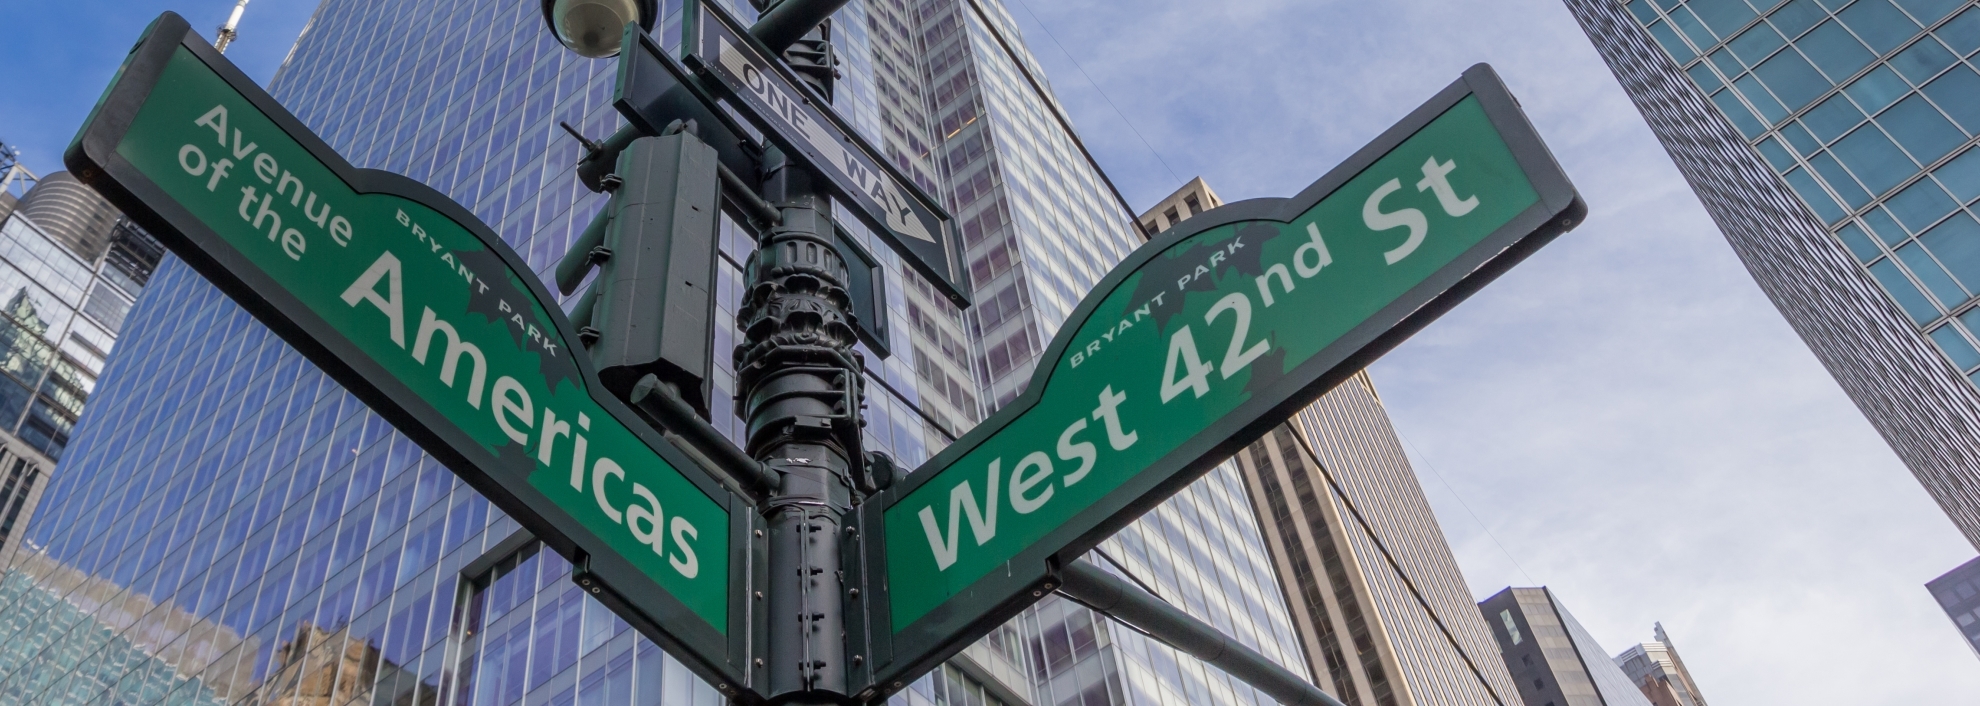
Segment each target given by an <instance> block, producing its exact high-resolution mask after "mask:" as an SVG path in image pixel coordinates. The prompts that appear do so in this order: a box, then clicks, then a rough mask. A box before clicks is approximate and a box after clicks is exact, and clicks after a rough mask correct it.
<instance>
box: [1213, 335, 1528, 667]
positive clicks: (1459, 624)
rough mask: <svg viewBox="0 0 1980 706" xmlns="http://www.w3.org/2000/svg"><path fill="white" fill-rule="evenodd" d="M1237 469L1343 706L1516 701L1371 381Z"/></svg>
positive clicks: (1328, 403) (1358, 383)
mask: <svg viewBox="0 0 1980 706" xmlns="http://www.w3.org/2000/svg"><path fill="white" fill-rule="evenodd" d="M1315 456H1318V458H1315ZM1237 460H1238V462H1239V464H1240V466H1241V467H1242V468H1243V470H1244V476H1245V480H1246V483H1247V485H1249V486H1250V489H1251V496H1252V503H1253V505H1254V506H1255V507H1256V508H1257V509H1258V514H1259V516H1260V517H1261V518H1267V519H1265V521H1264V522H1263V523H1262V524H1263V525H1264V527H1265V536H1266V540H1267V541H1266V543H1267V546H1269V547H1270V548H1271V550H1272V556H1273V559H1274V560H1275V561H1276V562H1277V564H1278V568H1279V580H1280V583H1281V586H1282V588H1283V590H1284V592H1285V594H1286V596H1287V602H1288V603H1289V604H1291V606H1292V608H1293V615H1294V617H1295V620H1294V625H1296V626H1298V627H1299V628H1300V631H1299V632H1300V638H1301V639H1302V641H1303V642H1304V645H1305V647H1306V650H1307V656H1308V664H1309V666H1310V668H1311V669H1312V670H1313V671H1314V673H1315V674H1317V675H1323V676H1322V678H1323V679H1324V680H1325V681H1326V682H1327V683H1330V684H1332V685H1334V687H1335V688H1336V689H1338V690H1339V692H1338V693H1340V694H1343V696H1342V700H1343V701H1347V702H1348V703H1350V704H1352V703H1357V702H1358V703H1363V704H1371V705H1373V704H1399V705H1402V706H1409V705H1412V704H1416V705H1423V706H1428V705H1431V704H1451V705H1457V704H1484V703H1493V702H1494V701H1495V700H1497V699H1506V700H1508V701H1509V700H1510V699H1511V698H1512V694H1514V693H1515V692H1516V689H1515V688H1514V687H1513V680H1512V677H1511V676H1509V675H1508V674H1507V673H1506V668H1505V665H1504V663H1503V662H1501V661H1500V660H1498V659H1497V658H1496V657H1497V653H1498V649H1497V647H1496V646H1495V645H1494V644H1493V641H1492V638H1491V636H1490V629H1489V628H1488V627H1487V626H1486V624H1485V621H1484V620H1483V619H1481V618H1480V617H1479V616H1478V612H1477V610H1476V609H1475V606H1476V604H1475V603H1473V600H1472V598H1471V594H1470V592H1469V590H1468V589H1467V588H1466V586H1465V581H1464V575H1463V574H1462V573H1461V572H1460V571H1459V570H1458V565H1457V559H1456V557H1455V556H1453V555H1452V554H1451V548H1450V545H1449V543H1448V542H1446V540H1445V539H1444V533H1443V530H1442V528H1440V527H1439V526H1438V524H1437V518H1436V516H1435V514H1434V513H1432V511H1431V509H1430V503H1429V501H1428V500H1427V499H1426V498H1425V497H1424V495H1423V488H1422V486H1421V485H1419V484H1418V483H1417V479H1416V474H1415V472H1414V471H1413V470H1412V469H1411V468H1410V465H1409V459H1408V457H1407V456H1405V455H1404V454H1403V448H1402V444H1401V443H1400V441H1399V440H1398V437H1397V436H1396V434H1395V430H1394V428H1393V427H1392V426H1391V425H1390V423H1389V417H1388V414H1387V412H1386V411H1384V410H1383V408H1382V400H1381V397H1380V396H1378V395H1377V394H1376V392H1375V383H1374V382H1373V381H1372V380H1371V379H1369V377H1368V374H1367V373H1366V372H1363V373H1360V374H1357V375H1355V376H1354V377H1352V378H1350V379H1348V381H1347V382H1344V383H1342V384H1341V385H1340V386H1339V387H1336V388H1334V389H1333V390H1332V391H1329V392H1328V393H1327V394H1326V395H1323V396H1322V397H1321V398H1320V399H1319V400H1317V401H1315V402H1314V403H1313V404H1311V405H1308V406H1307V407H1306V409H1303V410H1300V412H1299V414H1297V415H1295V416H1294V417H1293V419H1292V420H1290V421H1288V422H1287V423H1286V424H1283V425H1280V426H1279V427H1278V428H1277V429H1274V430H1273V431H1272V432H1271V433H1269V434H1267V435H1266V436H1265V437H1264V438H1263V439H1260V440H1258V441H1257V442H1256V443H1253V444H1252V445H1251V446H1249V447H1247V448H1246V449H1245V450H1244V451H1243V452H1242V453H1240V454H1238V457H1237ZM1336 484H1338V485H1336ZM1357 512H1358V513H1359V514H1358V515H1357V514H1356V513H1357ZM1363 523H1366V524H1363ZM1371 531H1372V532H1373V534H1372V535H1371V534H1370V533H1371ZM1378 538H1379V543H1378V541H1377V540H1378ZM1391 561H1393V562H1394V563H1393V564H1391V563H1390V562H1391ZM1426 604H1427V605H1426ZM1350 693H1352V694H1356V695H1357V697H1356V698H1357V700H1349V697H1347V696H1345V695H1346V694H1350ZM1495 697H1496V698H1495Z"/></svg>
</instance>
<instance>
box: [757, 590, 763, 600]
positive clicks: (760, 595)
mask: <svg viewBox="0 0 1980 706" xmlns="http://www.w3.org/2000/svg"><path fill="white" fill-rule="evenodd" d="M756 600H759V601H760V600H763V592H762V591H757V592H756Z"/></svg>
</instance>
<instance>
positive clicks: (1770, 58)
mask: <svg viewBox="0 0 1980 706" xmlns="http://www.w3.org/2000/svg"><path fill="white" fill-rule="evenodd" d="M1566 2H1567V6H1568V8H1569V9H1570V10H1571V11H1572V12H1573V14H1574V16H1575V18H1576V19H1577V20H1578V21H1579V22H1580V23H1581V26H1582V28H1583V29H1584V30H1586V32H1587V34H1588V36H1589V38H1590V39H1591V40H1593V41H1594V44H1595V48H1596V49H1597V50H1598V51H1599V52H1600V53H1601V55H1602V57H1603V59H1604V60H1606V61H1607V62H1608V64H1609V66H1610V68H1611V69H1613V70H1614V72H1615V75H1616V77H1617V79H1619V80H1620V81H1621V83H1622V86H1623V89H1624V90H1625V91H1626V92H1628V93H1629V96H1630V98H1631V99H1632V100H1634V101H1635V102H1636V105H1637V108H1638V109H1639V110H1641V111H1642V113H1643V115H1644V118H1645V119H1646V120H1647V121H1648V122H1649V125H1650V128H1651V130H1652V131H1653V132H1655V133H1656V134H1657V137H1658V139H1659V140H1661V141H1662V142H1663V144H1664V148H1665V149H1666V150H1667V151H1668V152H1669V153H1670V155H1671V158H1672V159H1673V160H1674V161H1675V162H1676V163H1677V166H1678V169H1679V170H1680V171H1682V172H1683V173H1684V175H1685V178H1686V179H1687V180H1688V181H1689V182H1690V183H1691V185H1692V188H1693V190H1695V191H1696V192H1697V193H1698V196H1699V198H1700V200H1702V201H1703V202H1704V204H1705V208H1706V210H1707V211H1708V212H1710V213H1711V215H1712V218H1713V219H1714V220H1715V221H1717V222H1718V224H1719V228H1720V229H1721V230H1722V231H1724V233H1725V236H1726V239H1727V240H1728V241H1729V242H1731V244H1732V246H1733V250H1734V251H1735V252H1737V253H1738V254H1739V256H1740V258H1741V259H1742V260H1743V261H1745V263H1746V266H1747V270H1748V271H1750V272H1752V273H1753V275H1754V278H1755V279H1756V280H1757V281H1758V282H1759V284H1760V287H1761V289H1762V290H1764V291H1766V293H1767V296H1768V297H1769V298H1771V299H1772V300H1773V301H1774V304H1775V306H1777V307H1779V308H1780V310H1781V312H1782V314H1783V315H1785V316H1786V317H1787V320H1788V323H1789V324H1790V325H1792V326H1793V327H1794V329H1795V331H1796V332H1797V333H1799V334H1800V335H1801V338H1802V340H1804V341H1806V342H1807V344H1808V346H1809V348H1811V349H1812V350H1813V351H1814V352H1815V355H1816V357H1817V358H1819V359H1820V360H1821V361H1822V363H1823V365H1825V366H1827V367H1828V369H1829V371H1830V373H1831V374H1833V375H1834V376H1835V377H1836V380H1837V382H1839V383H1841V385H1842V387H1843V389H1844V390H1845V391H1846V392H1847V393H1848V394H1849V395H1850V397H1851V398H1852V399H1853V400H1855V402H1856V405H1857V407H1858V408H1860V409H1862V410H1863V412H1864V414H1865V415H1866V416H1867V417H1868V418H1869V420H1870V422H1871V424H1872V425H1873V426H1875V427H1876V428H1877V430H1878V431H1879V432H1880V433H1882V434H1883V436H1884V439H1885V440H1886V441H1888V442H1889V443H1890V445H1891V447H1892V448H1893V449H1895V450H1896V451H1897V453H1898V456H1899V457H1900V458H1902V459H1903V460H1904V462H1905V464H1906V465H1907V466H1909V467H1910V468H1911V470H1912V473H1913V474H1915V475H1916V476H1917V477H1918V479H1919V481H1920V482H1922V483H1923V484H1924V485H1925V488H1926V489H1927V490H1928V491H1929V492H1931V494H1932V496H1933V498H1935V499H1936V500H1938V502H1939V505H1940V507H1942V508H1944V509H1945V511H1946V513H1947V514H1948V515H1950V516H1952V519H1953V522H1954V523H1955V524H1957V525H1958V526H1959V528H1960V529H1961V531H1962V532H1964V533H1965V535H1966V537H1967V539H1968V541H1971V542H1973V543H1974V545H1975V546H1976V547H1980V389H1977V388H1976V387H1975V386H1976V385H1980V347H1976V341H1980V337H1976V336H1977V335H1980V309H1976V308H1974V302H1975V298H1974V296H1973V295H1974V293H1976V292H1980V246H1976V245H1975V243H1980V221H1976V220H1975V213H1976V212H1975V211H1974V210H1972V209H1970V208H1969V207H1968V205H1969V204H1971V203H1972V202H1973V201H1974V200H1975V199H1976V198H1980V150H1975V149H1970V148H1969V145H1971V144H1972V142H1973V139H1972V138H1973V136H1975V135H1980V71H1976V70H1975V64H1974V63H1973V60H1972V59H1970V58H1969V57H1971V56H1972V55H1973V54H1974V53H1975V51H1976V50H1980V9H1975V8H1972V7H1970V5H1971V3H1970V2H1969V1H1968V0H1786V1H1782V0H1687V1H1682V2H1681V1H1680V0H1627V1H1624V0H1566Z"/></svg>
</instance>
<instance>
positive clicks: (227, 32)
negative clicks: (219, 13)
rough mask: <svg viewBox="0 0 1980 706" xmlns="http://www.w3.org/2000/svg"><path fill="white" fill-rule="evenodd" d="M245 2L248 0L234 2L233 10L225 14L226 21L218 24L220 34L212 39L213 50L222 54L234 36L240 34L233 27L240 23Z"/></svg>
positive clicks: (225, 51)
mask: <svg viewBox="0 0 1980 706" xmlns="http://www.w3.org/2000/svg"><path fill="white" fill-rule="evenodd" d="M247 4H248V0H239V2H236V3H234V12H233V13H232V14H229V15H227V23H226V24H223V25H220V36H219V37H218V38H216V39H214V40H213V48H214V50H216V51H219V52H220V53H222V54H225V53H227V45H229V44H233V43H234V38H235V37H238V36H240V35H241V33H240V32H237V31H235V30H234V28H235V27H237V26H239V25H240V24H241V13H242V12H243V11H245V10H247Z"/></svg>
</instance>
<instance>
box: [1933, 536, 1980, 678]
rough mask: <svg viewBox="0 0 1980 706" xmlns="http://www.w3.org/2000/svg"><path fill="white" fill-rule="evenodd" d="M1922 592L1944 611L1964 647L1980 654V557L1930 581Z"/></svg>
mask: <svg viewBox="0 0 1980 706" xmlns="http://www.w3.org/2000/svg"><path fill="white" fill-rule="evenodd" d="M1925 590H1927V591H1931V592H1932V598H1934V599H1937V600H1938V601H1939V607H1940V608H1944V609H1945V611H1946V617H1947V618H1951V619H1952V621H1953V624H1954V625H1956V626H1958V628H1959V634H1960V635H1962V636H1964V637H1965V638H1966V644H1967V646H1969V647H1972V648H1973V653H1974V654H1975V655H1980V558H1976V559H1974V560H1972V561H1969V562H1966V563H1964V564H1960V565H1959V568H1957V569H1953V570H1952V571H1948V572H1946V574H1945V575H1944V576H1940V577H1938V578H1935V579H1932V580H1931V582H1929V583H1926V584H1925Z"/></svg>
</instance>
